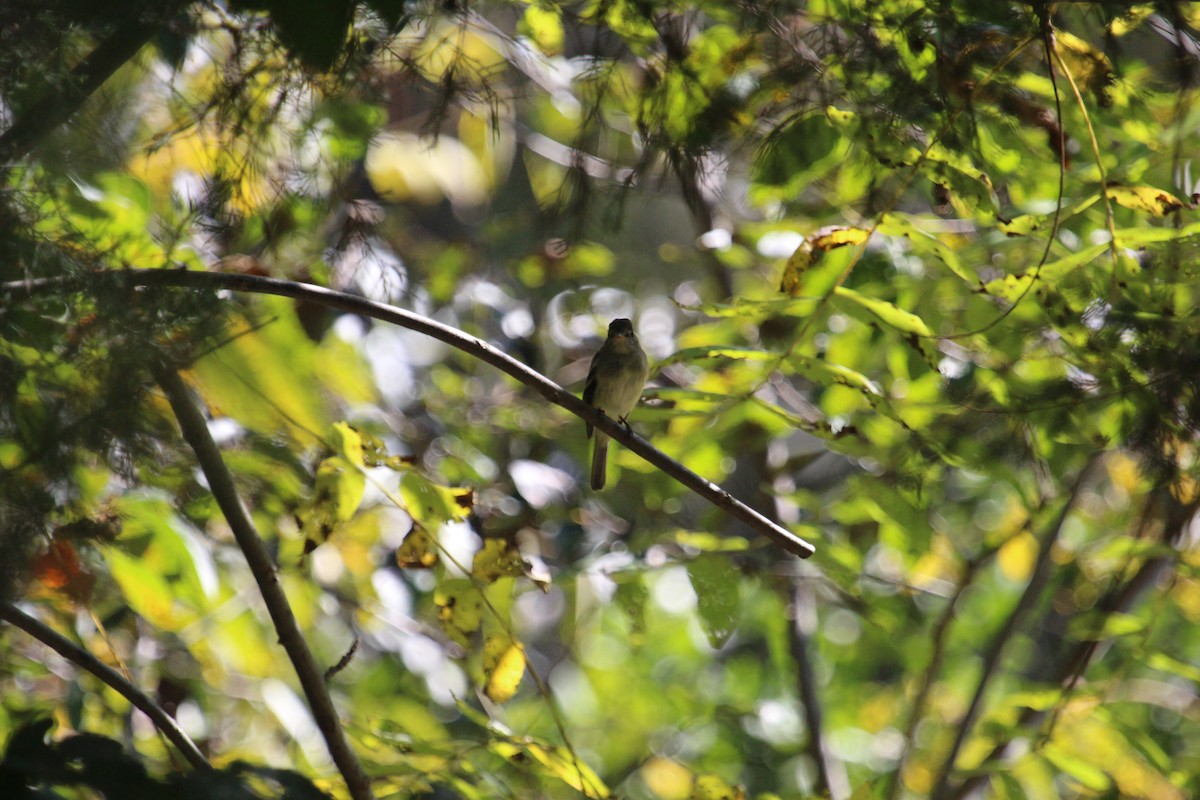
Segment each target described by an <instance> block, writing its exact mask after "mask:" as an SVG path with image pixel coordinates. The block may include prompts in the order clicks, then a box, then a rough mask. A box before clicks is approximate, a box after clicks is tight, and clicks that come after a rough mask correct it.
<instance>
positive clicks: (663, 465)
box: [0, 269, 816, 558]
mask: <svg viewBox="0 0 1200 800" xmlns="http://www.w3.org/2000/svg"><path fill="white" fill-rule="evenodd" d="M103 280H110V281H115V282H119V283H123V284H125V285H128V286H130V287H138V286H183V287H189V288H194V289H211V290H218V289H225V290H230V291H237V292H252V293H258V294H274V295H279V296H281V297H290V298H293V299H296V300H304V301H306V302H311V303H317V304H319V305H323V306H327V307H329V308H335V309H338V310H340V311H346V312H349V313H352V314H361V315H363V316H366V317H371V318H372V319H377V320H381V321H383V322H390V323H392V324H394V325H399V326H401V327H404V328H408V329H409V330H413V331H416V332H418V333H423V334H425V335H426V336H431V337H433V338H434V339H437V340H439V341H442V342H445V343H446V344H448V345H450V346H451V347H454V348H457V349H458V350H461V351H462V352H464V353H466V354H468V355H470V356H473V357H475V358H478V359H479V360H480V361H483V362H485V363H487V364H490V365H492V366H493V367H496V368H497V369H499V370H500V371H501V372H504V373H506V374H508V375H510V376H512V377H513V378H516V379H517V380H518V381H520V382H521V383H524V384H525V385H526V386H529V387H531V388H533V389H535V390H536V391H537V392H538V393H539V394H541V395H542V396H543V397H545V398H546V399H547V400H549V401H550V402H552V403H554V404H556V405H559V406H562V407H563V408H565V409H566V410H567V411H570V412H571V413H572V414H574V415H576V416H577V417H580V418H581V419H583V420H584V421H585V422H587V423H589V424H590V425H592V427H594V428H596V429H597V430H600V431H603V432H604V433H606V434H608V435H609V436H610V437H611V438H613V439H615V440H617V441H618V442H620V443H621V444H622V445H624V446H625V447H626V448H628V449H629V450H630V451H631V452H634V453H637V454H638V455H639V456H641V457H642V458H644V459H645V460H646V461H647V462H649V463H650V464H651V465H653V466H655V467H657V468H658V469H659V470H661V471H662V472H663V473H664V474H666V475H669V476H670V477H672V478H674V479H675V480H676V481H678V482H679V483H680V484H682V485H683V486H684V487H686V488H687V489H690V490H691V491H692V492H694V493H695V494H697V495H699V496H700V497H702V498H704V499H705V500H707V501H708V502H710V503H712V504H713V505H714V506H716V507H717V508H719V509H721V510H722V511H725V512H726V513H727V514H729V515H730V516H732V517H734V518H736V519H738V520H741V521H742V522H744V523H746V524H747V525H749V526H750V527H751V528H753V529H754V530H755V531H757V532H758V533H761V534H763V535H764V536H766V537H767V538H769V539H771V540H772V541H773V542H775V543H776V544H777V545H779V546H780V547H782V548H783V549H784V550H786V551H787V552H789V553H792V554H793V555H796V556H799V557H800V558H808V557H809V556H811V555H812V554H813V553H814V552H815V551H816V548H815V547H813V545H812V544H810V543H809V542H807V541H805V540H804V539H801V538H800V537H798V536H796V535H795V534H794V533H792V532H791V531H788V530H787V529H785V528H783V527H781V526H780V525H778V524H776V523H774V522H772V521H771V520H769V519H767V518H766V517H765V516H763V515H762V514H760V513H759V512H757V511H755V510H754V509H753V508H750V507H749V506H748V505H746V504H745V503H743V502H741V501H740V500H738V499H736V498H735V497H733V495H731V494H730V493H729V492H727V491H725V490H724V489H722V488H721V487H720V486H718V485H717V484H715V483H713V482H712V481H709V480H707V479H705V478H702V477H700V476H699V475H697V474H696V473H695V472H692V471H691V470H690V469H688V468H687V467H685V466H684V465H683V464H681V463H679V462H678V461H676V460H674V459H673V458H671V457H670V456H668V455H666V454H665V453H663V452H662V451H661V450H659V449H658V448H656V447H654V446H653V445H652V444H650V443H649V442H647V441H646V440H645V439H643V438H642V437H640V436H638V435H637V434H635V433H633V432H632V431H630V430H628V429H626V427H625V426H624V425H622V424H620V423H618V422H616V421H615V420H613V419H611V418H609V417H606V416H604V415H603V414H601V413H600V412H598V411H596V409H594V408H592V407H591V406H590V405H588V404H587V403H585V402H583V400H581V399H580V398H578V397H576V396H575V395H573V394H571V393H570V392H568V391H566V390H565V389H563V388H562V387H561V386H559V385H558V384H556V383H554V381H552V380H550V379H549V378H547V377H546V376H544V375H542V374H541V373H540V372H537V371H535V370H533V369H530V368H529V367H527V366H525V365H524V364H522V363H521V362H520V361H517V360H516V359H515V358H513V357H511V356H509V355H508V354H506V353H503V352H501V351H500V350H498V349H496V348H495V347H493V346H492V345H490V344H488V343H487V342H485V341H483V340H482V339H478V338H476V337H474V336H470V335H469V334H466V333H463V332H462V331H460V330H458V329H457V328H452V327H450V326H449V325H443V324H442V323H440V322H437V321H435V320H432V319H429V318H428V317H423V316H421V315H419V314H414V313H412V312H410V311H405V310H404V309H400V308H396V307H394V306H389V305H386V304H384V303H377V302H375V301H373V300H367V299H365V298H362V297H356V296H354V295H350V294H346V293H344V292H338V291H334V290H333V289H326V288H324V287H321V286H313V285H312V284H307V283H297V282H295V281H286V280H280V279H277V278H264V277H260V276H258V275H245V274H241V273H228V272H201V271H195V270H171V269H130V270H121V271H115V270H114V271H103V272H96V273H93V274H91V275H89V276H85V277H79V278H70V279H67V278H47V279H36V280H31V281H14V282H12V283H5V284H0V296H3V295H9V296H31V295H34V294H39V293H41V292H45V291H48V290H51V289H64V288H82V287H85V286H87V285H88V284H89V283H90V282H96V281H103Z"/></svg>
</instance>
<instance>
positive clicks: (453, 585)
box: [433, 579, 483, 645]
mask: <svg viewBox="0 0 1200 800" xmlns="http://www.w3.org/2000/svg"><path fill="white" fill-rule="evenodd" d="M433 602H434V604H435V605H437V607H438V619H439V620H441V622H442V626H443V627H444V628H445V629H446V632H447V633H448V634H450V636H451V637H452V638H453V639H454V640H455V641H457V642H458V643H459V644H462V645H466V644H467V643H468V642H469V641H470V639H471V637H472V636H473V635H474V634H475V632H476V631H478V630H479V626H480V624H481V623H482V622H483V596H482V595H480V594H479V589H478V588H476V586H475V584H473V583H471V582H470V581H469V580H465V579H454V580H448V581H444V582H443V583H442V584H441V585H440V586H438V588H437V590H436V591H435V592H434V593H433Z"/></svg>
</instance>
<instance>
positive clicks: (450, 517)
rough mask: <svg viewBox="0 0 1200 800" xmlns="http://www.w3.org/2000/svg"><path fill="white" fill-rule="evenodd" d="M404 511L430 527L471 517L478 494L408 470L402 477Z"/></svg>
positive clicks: (401, 489)
mask: <svg viewBox="0 0 1200 800" xmlns="http://www.w3.org/2000/svg"><path fill="white" fill-rule="evenodd" d="M400 497H401V499H402V500H403V501H404V510H405V511H407V512H408V513H409V514H410V515H411V516H412V518H413V519H415V520H417V521H418V522H419V523H421V524H422V525H424V526H425V527H427V528H436V527H437V526H438V525H441V524H443V523H447V522H460V521H462V520H464V519H466V518H467V515H468V514H470V513H471V508H472V507H473V506H474V502H475V497H474V493H473V492H472V491H471V490H470V489H453V488H451V487H449V486H440V485H438V484H436V483H434V482H433V481H431V480H429V479H428V478H425V477H423V476H422V475H419V474H418V473H416V472H411V471H410V472H407V473H405V475H404V477H403V478H401V480H400Z"/></svg>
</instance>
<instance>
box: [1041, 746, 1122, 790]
mask: <svg viewBox="0 0 1200 800" xmlns="http://www.w3.org/2000/svg"><path fill="white" fill-rule="evenodd" d="M1040 752H1041V754H1042V755H1043V756H1044V757H1045V758H1046V760H1047V761H1049V762H1050V763H1051V764H1053V765H1054V766H1055V767H1057V768H1058V769H1060V770H1062V771H1063V772H1065V773H1067V774H1068V775H1070V776H1071V777H1072V778H1074V779H1075V780H1077V781H1079V782H1080V783H1082V784H1083V785H1084V786H1086V787H1087V788H1089V789H1091V790H1093V791H1096V792H1105V791H1108V790H1109V789H1110V788H1111V787H1112V781H1111V780H1110V779H1109V777H1108V776H1107V775H1105V774H1104V770H1102V769H1100V768H1099V767H1097V766H1094V765H1093V764H1089V763H1088V762H1087V761H1084V760H1083V759H1082V758H1080V757H1078V756H1076V755H1075V754H1073V753H1069V752H1067V751H1066V750H1064V749H1063V748H1062V747H1059V746H1058V745H1056V744H1054V743H1053V742H1048V743H1047V744H1046V745H1045V746H1043V747H1042V749H1041V751H1040Z"/></svg>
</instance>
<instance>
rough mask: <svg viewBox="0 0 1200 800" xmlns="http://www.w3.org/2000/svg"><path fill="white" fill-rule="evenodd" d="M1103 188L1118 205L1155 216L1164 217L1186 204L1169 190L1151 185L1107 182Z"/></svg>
mask: <svg viewBox="0 0 1200 800" xmlns="http://www.w3.org/2000/svg"><path fill="white" fill-rule="evenodd" d="M1105 189H1106V191H1107V192H1108V196H1109V197H1111V198H1112V199H1113V200H1114V201H1116V202H1117V204H1118V205H1122V206H1125V207H1126V208H1132V209H1133V210H1134V211H1145V212H1146V213H1148V214H1153V215H1154V216H1156V217H1165V216H1166V215H1167V214H1170V213H1171V212H1172V211H1178V210H1179V209H1181V208H1184V207H1185V205H1186V204H1185V203H1184V202H1183V201H1182V200H1180V199H1179V198H1178V197H1176V196H1175V195H1173V194H1171V193H1170V192H1164V191H1163V190H1162V189H1155V188H1154V187H1153V186H1125V185H1123V184H1120V183H1109V184H1108V185H1107V186H1106V187H1105Z"/></svg>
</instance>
